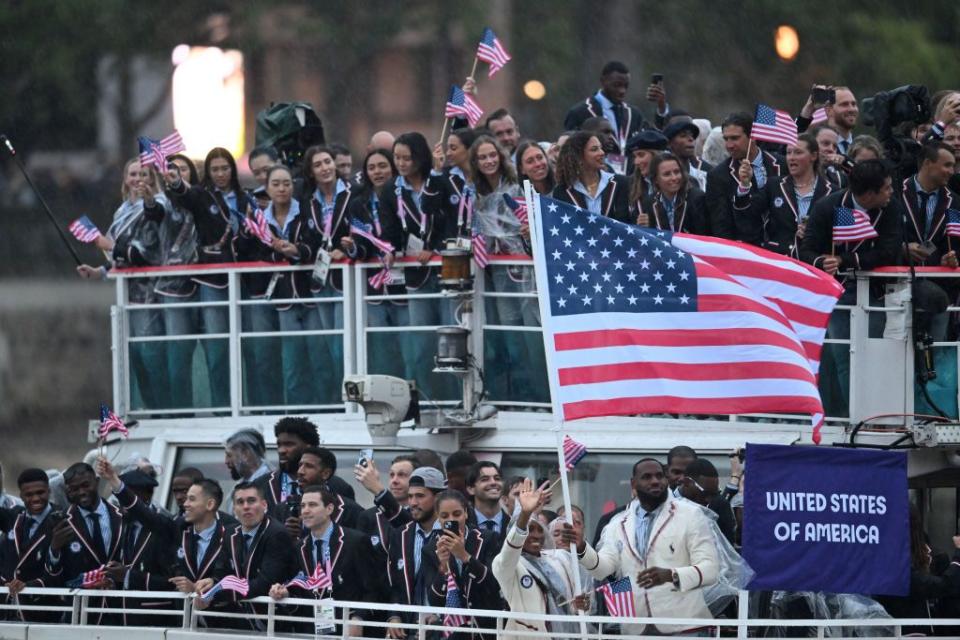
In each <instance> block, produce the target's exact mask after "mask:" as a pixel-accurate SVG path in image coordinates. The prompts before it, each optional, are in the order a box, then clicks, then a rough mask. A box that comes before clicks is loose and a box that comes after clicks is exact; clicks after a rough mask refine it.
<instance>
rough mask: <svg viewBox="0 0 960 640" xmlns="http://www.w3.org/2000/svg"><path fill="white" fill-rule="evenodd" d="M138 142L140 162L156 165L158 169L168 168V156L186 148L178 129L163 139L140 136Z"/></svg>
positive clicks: (145, 164)
mask: <svg viewBox="0 0 960 640" xmlns="http://www.w3.org/2000/svg"><path fill="white" fill-rule="evenodd" d="M137 142H138V143H139V144H140V164H141V165H143V166H147V165H148V164H152V165H156V167H157V170H158V171H163V170H164V169H166V168H167V158H168V157H169V156H172V155H173V154H175V153H180V152H181V151H184V150H186V146H184V144H183V138H181V137H180V132H179V131H176V130H174V132H173V133H171V134H170V135H168V136H167V137H165V138H163V139H162V140H154V139H153V138H148V137H147V136H140V137H139V138H137Z"/></svg>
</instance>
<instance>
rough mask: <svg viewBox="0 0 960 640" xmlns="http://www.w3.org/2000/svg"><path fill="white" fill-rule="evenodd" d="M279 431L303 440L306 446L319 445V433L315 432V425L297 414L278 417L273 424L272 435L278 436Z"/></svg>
mask: <svg viewBox="0 0 960 640" xmlns="http://www.w3.org/2000/svg"><path fill="white" fill-rule="evenodd" d="M281 433H289V434H290V435H294V436H296V437H298V438H300V439H301V440H303V441H304V442H305V443H306V444H307V446H308V447H316V446H319V445H320V435H319V434H318V433H317V425H315V424H313V423H312V422H310V421H309V420H307V419H306V418H301V417H299V416H288V417H286V418H280V420H279V421H278V422H277V424H275V425H273V435H275V436H279V435H280V434H281Z"/></svg>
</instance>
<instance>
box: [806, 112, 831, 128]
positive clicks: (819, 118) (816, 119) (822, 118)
mask: <svg viewBox="0 0 960 640" xmlns="http://www.w3.org/2000/svg"><path fill="white" fill-rule="evenodd" d="M826 121H827V108H826V107H820V108H819V109H817V110H816V111H814V112H813V116H812V117H811V118H810V126H811V127H813V126H816V125H818V124H821V123H823V122H826Z"/></svg>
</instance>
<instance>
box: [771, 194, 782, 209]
mask: <svg viewBox="0 0 960 640" xmlns="http://www.w3.org/2000/svg"><path fill="white" fill-rule="evenodd" d="M773 206H775V207H782V206H783V198H781V197H780V196H777V197H776V199H774V201H773Z"/></svg>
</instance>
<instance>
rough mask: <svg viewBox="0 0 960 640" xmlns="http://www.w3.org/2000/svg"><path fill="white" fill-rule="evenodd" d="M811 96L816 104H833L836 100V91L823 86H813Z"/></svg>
mask: <svg viewBox="0 0 960 640" xmlns="http://www.w3.org/2000/svg"><path fill="white" fill-rule="evenodd" d="M811 96H812V98H813V101H814V102H815V103H816V104H827V103H829V104H833V103H834V102H836V100H837V92H836V90H835V89H828V88H827V87H823V86H814V87H813V92H812V94H811Z"/></svg>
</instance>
